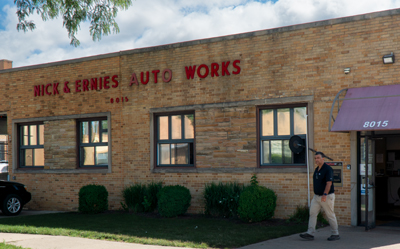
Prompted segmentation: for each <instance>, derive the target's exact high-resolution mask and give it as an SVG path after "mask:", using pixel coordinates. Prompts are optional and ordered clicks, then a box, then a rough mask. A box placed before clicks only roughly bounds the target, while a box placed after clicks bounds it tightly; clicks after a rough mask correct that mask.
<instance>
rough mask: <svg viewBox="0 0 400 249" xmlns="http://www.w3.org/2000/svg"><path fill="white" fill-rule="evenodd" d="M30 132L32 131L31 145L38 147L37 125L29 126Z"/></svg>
mask: <svg viewBox="0 0 400 249" xmlns="http://www.w3.org/2000/svg"><path fill="white" fill-rule="evenodd" d="M29 131H30V134H29V135H30V136H29V138H30V140H29V142H30V145H36V144H37V130H36V125H31V126H29Z"/></svg>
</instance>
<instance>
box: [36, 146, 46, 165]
mask: <svg viewBox="0 0 400 249" xmlns="http://www.w3.org/2000/svg"><path fill="white" fill-rule="evenodd" d="M35 166H44V149H35Z"/></svg>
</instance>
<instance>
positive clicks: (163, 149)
mask: <svg viewBox="0 0 400 249" xmlns="http://www.w3.org/2000/svg"><path fill="white" fill-rule="evenodd" d="M169 146H170V145H169V144H160V145H159V152H158V153H159V154H158V161H159V164H170V161H169V159H170V151H169Z"/></svg>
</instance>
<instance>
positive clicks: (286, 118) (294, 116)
mask: <svg viewBox="0 0 400 249" xmlns="http://www.w3.org/2000/svg"><path fill="white" fill-rule="evenodd" d="M306 115H307V108H306V107H287V108H285V107H282V108H265V109H259V120H260V124H259V125H260V128H259V131H260V137H259V141H260V145H259V146H260V165H261V166H278V165H284V166H285V165H286V166H289V165H305V164H306V157H305V155H306V153H305V152H306V149H303V150H302V152H300V153H299V154H295V153H293V152H292V151H291V150H290V148H289V139H290V138H291V137H292V136H293V135H297V136H299V137H300V138H302V140H303V145H305V144H306V133H307V116H306Z"/></svg>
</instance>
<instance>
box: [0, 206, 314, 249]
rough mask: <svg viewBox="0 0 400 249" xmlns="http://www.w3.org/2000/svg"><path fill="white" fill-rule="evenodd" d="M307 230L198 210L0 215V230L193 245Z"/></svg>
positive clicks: (232, 244)
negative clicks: (176, 214)
mask: <svg viewBox="0 0 400 249" xmlns="http://www.w3.org/2000/svg"><path fill="white" fill-rule="evenodd" d="M306 229H307V225H306V224H295V223H288V222H285V221H282V220H272V221H267V222H261V223H254V224H248V223H243V222H240V221H238V220H229V219H220V218H208V217H204V216H200V215H195V216H190V215H186V216H183V217H176V218H161V217H159V216H156V215H150V216H149V215H146V216H145V215H138V214H132V213H125V212H111V213H104V214H95V215H93V214H92V215H90V214H81V213H57V214H45V215H32V216H19V217H13V218H3V219H0V232H6V233H29V234H47V235H64V236H73V237H82V238H91V239H102V240H110V241H123V242H129V243H141V244H151V245H163V246H177V247H193V248H237V247H241V246H245V245H249V244H253V243H257V242H261V241H265V240H269V239H273V238H278V237H281V236H286V235H290V234H294V233H300V232H303V231H305V230H306ZM0 245H1V244H0Z"/></svg>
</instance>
